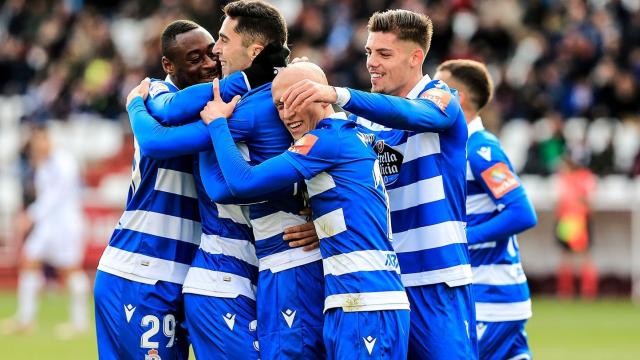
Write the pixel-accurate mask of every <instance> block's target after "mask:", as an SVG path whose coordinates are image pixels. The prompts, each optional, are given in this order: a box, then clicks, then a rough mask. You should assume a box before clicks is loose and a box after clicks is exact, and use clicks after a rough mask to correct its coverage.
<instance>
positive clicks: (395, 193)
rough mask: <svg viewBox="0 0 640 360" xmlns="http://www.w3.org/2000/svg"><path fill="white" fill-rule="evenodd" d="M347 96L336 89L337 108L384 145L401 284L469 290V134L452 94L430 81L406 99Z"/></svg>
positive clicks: (384, 172) (350, 93)
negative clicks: (352, 117) (354, 119)
mask: <svg viewBox="0 0 640 360" xmlns="http://www.w3.org/2000/svg"><path fill="white" fill-rule="evenodd" d="M344 90H345V89H340V88H338V89H337V91H338V94H339V99H343V102H344V101H346V103H343V104H338V105H342V106H343V107H344V109H345V110H348V111H350V112H352V113H353V114H355V115H357V116H359V117H361V118H358V122H359V124H360V125H362V126H364V127H366V128H369V129H371V130H373V131H375V132H376V134H377V135H378V137H380V138H381V139H383V140H384V146H382V145H380V146H379V155H378V157H379V159H380V166H381V172H382V175H383V176H384V179H385V184H386V186H387V191H388V193H389V199H390V203H391V224H392V228H393V247H394V249H395V251H396V252H397V254H398V259H399V261H400V268H401V270H402V282H403V283H404V285H405V286H421V285H429V284H437V283H447V284H448V285H449V286H460V285H466V284H469V283H471V277H472V273H471V267H470V265H469V255H468V250H467V241H466V234H465V221H466V215H465V198H466V184H465V168H466V164H465V163H466V141H467V127H466V122H465V119H464V115H463V113H462V110H461V109H460V106H459V104H458V100H457V98H456V97H455V93H454V92H453V91H452V90H450V89H449V88H448V87H447V86H446V85H445V84H444V83H442V82H440V81H431V80H430V78H429V77H428V76H426V75H425V76H424V77H423V78H422V80H421V81H420V82H419V83H418V84H416V86H415V87H414V88H413V90H411V92H410V93H409V94H408V96H407V97H408V98H409V100H408V99H403V98H399V97H394V96H388V95H382V94H370V93H365V92H361V91H356V90H351V89H349V90H348V94H346V93H345V92H344ZM411 99H415V100H411ZM365 119H368V120H365ZM379 124H380V125H379ZM383 125H384V126H383ZM385 126H388V127H385ZM400 129H402V130H400Z"/></svg>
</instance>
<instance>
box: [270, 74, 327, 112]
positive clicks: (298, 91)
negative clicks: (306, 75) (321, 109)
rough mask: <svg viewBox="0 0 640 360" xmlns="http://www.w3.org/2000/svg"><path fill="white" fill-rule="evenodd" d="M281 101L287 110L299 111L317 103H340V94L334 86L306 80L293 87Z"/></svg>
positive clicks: (285, 93)
mask: <svg viewBox="0 0 640 360" xmlns="http://www.w3.org/2000/svg"><path fill="white" fill-rule="evenodd" d="M280 101H282V102H283V103H284V108H285V109H287V110H291V111H299V110H300V109H304V108H305V107H306V106H308V105H310V104H312V103H316V102H320V103H329V104H334V103H335V102H336V101H338V94H337V93H336V89H334V87H333V86H329V85H323V84H320V83H317V82H315V81H311V80H309V79H305V80H300V81H298V82H297V83H295V84H293V85H291V86H290V87H289V88H288V89H287V91H285V92H284V94H283V95H282V98H281V99H280Z"/></svg>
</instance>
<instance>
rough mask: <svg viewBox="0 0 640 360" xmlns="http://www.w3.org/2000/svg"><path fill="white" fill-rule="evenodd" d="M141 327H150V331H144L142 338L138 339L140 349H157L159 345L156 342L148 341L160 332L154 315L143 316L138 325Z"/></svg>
mask: <svg viewBox="0 0 640 360" xmlns="http://www.w3.org/2000/svg"><path fill="white" fill-rule="evenodd" d="M140 325H142V326H143V327H148V326H149V325H151V329H149V330H147V331H145V332H144V333H143V334H142V338H141V339H140V347H142V348H152V349H153V348H158V345H160V343H159V342H157V341H150V340H149V339H151V337H152V336H154V335H155V334H157V333H158V331H159V330H160V320H158V318H157V317H156V316H154V315H145V316H144V317H143V318H142V322H141V323H140Z"/></svg>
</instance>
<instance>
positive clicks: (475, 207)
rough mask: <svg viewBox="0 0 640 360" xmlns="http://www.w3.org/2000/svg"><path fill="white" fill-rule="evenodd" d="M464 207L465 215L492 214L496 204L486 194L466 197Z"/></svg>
mask: <svg viewBox="0 0 640 360" xmlns="http://www.w3.org/2000/svg"><path fill="white" fill-rule="evenodd" d="M466 205H467V215H474V214H486V213H492V212H494V211H495V210H496V209H497V207H496V203H495V202H493V199H492V198H491V197H490V196H489V195H487V194H477V195H468V196H467V204H466Z"/></svg>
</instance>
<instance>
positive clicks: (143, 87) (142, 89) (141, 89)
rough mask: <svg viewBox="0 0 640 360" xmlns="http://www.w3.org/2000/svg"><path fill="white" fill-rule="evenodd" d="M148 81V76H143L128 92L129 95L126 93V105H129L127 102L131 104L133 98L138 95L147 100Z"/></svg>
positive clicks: (149, 81)
mask: <svg viewBox="0 0 640 360" xmlns="http://www.w3.org/2000/svg"><path fill="white" fill-rule="evenodd" d="M149 83H151V80H149V78H144V80H142V81H140V84H138V86H136V87H134V88H133V89H132V90H131V91H130V92H129V95H127V107H129V104H131V102H132V101H133V99H135V98H137V97H138V96H140V97H141V98H142V100H147V96H149Z"/></svg>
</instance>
